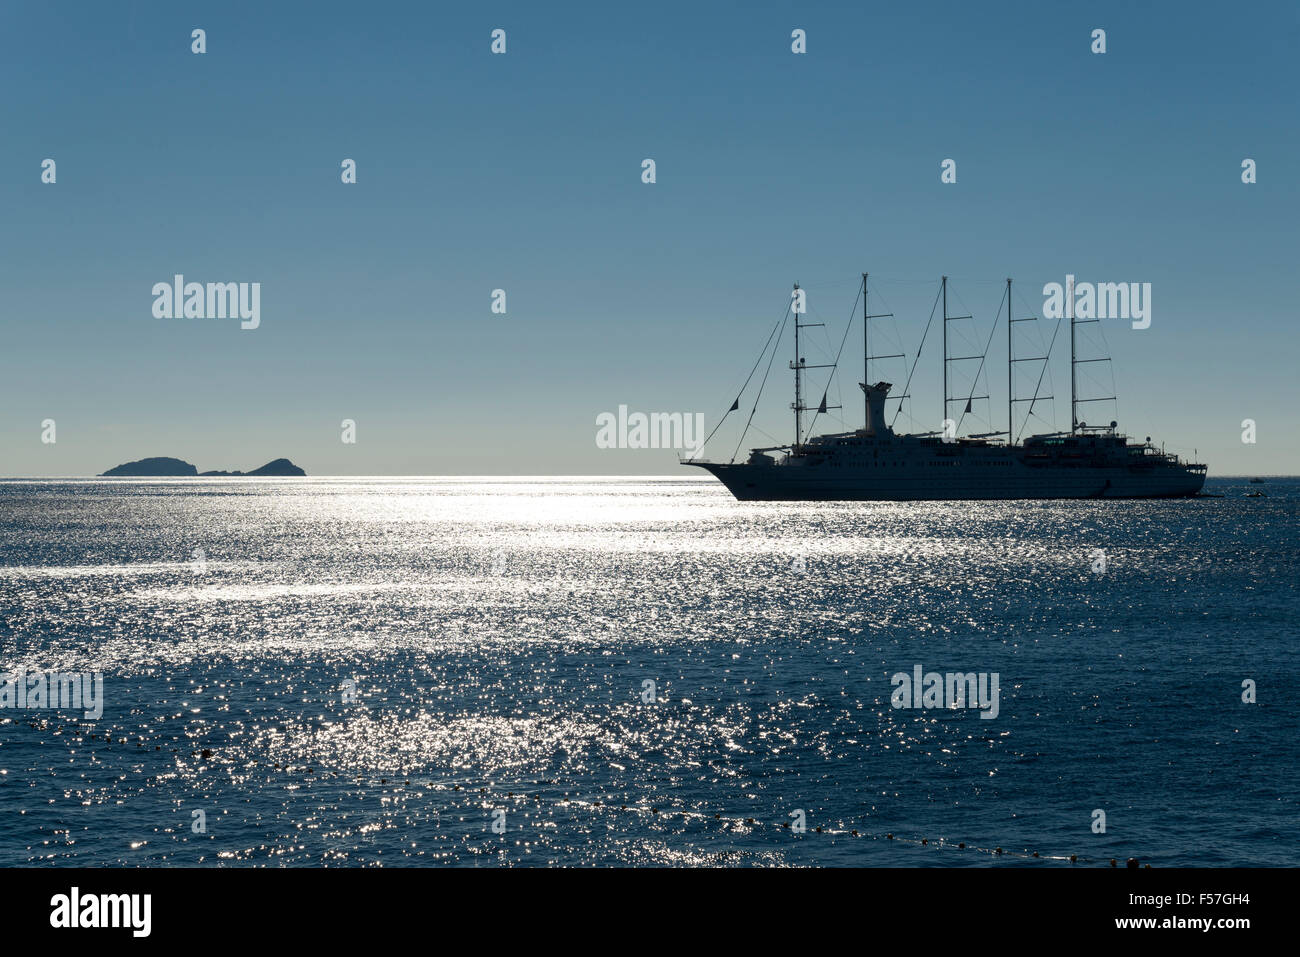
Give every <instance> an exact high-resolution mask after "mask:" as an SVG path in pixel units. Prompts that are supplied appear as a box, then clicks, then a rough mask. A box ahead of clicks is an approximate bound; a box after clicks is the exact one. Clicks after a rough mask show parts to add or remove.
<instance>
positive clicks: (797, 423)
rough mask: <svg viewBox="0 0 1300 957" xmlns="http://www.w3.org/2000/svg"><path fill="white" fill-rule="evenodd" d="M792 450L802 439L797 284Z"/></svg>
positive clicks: (794, 450) (797, 449) (797, 448)
mask: <svg viewBox="0 0 1300 957" xmlns="http://www.w3.org/2000/svg"><path fill="white" fill-rule="evenodd" d="M792 295H793V298H794V448H793V449H792V450H791V451H793V452H798V451H799V440H800V439H801V438H802V437H803V379H802V377H801V375H800V372H799V367H800V366H801V365H802V363H801V362H800V361H799V284H798V283H795V284H794V293H793V294H792Z"/></svg>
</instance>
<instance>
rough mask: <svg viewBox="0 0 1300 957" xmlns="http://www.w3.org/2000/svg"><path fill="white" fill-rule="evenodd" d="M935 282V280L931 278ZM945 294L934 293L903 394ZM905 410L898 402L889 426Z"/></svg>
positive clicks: (914, 370) (906, 390)
mask: <svg viewBox="0 0 1300 957" xmlns="http://www.w3.org/2000/svg"><path fill="white" fill-rule="evenodd" d="M930 281H931V282H934V280H933V279H932V280H930ZM942 294H943V288H942V287H940V289H939V291H938V292H936V293H935V294H934V305H933V306H931V307H930V318H929V319H927V320H926V321H925V332H922V333H921V344H920V345H919V346H917V347H916V358H915V359H913V360H912V371H911V372H909V373H908V374H907V382H906V383H904V384H903V395H907V394H908V392H909V391H910V388H911V385H912V376H913V375H914V374H915V373H916V364H917V363H918V362H920V361H921V350H922V349H924V348H925V337H926V336H927V335H929V333H930V325H931V324H932V323H933V322H934V311H935V310H936V309H938V308H939V297H940V296H941V295H942ZM902 411H903V403H902V402H899V403H898V408H897V409H896V410H894V417H893V418H892V419H890V420H889V427H890V428H891V429H892V428H893V427H894V423H895V422H897V421H898V413H899V412H902Z"/></svg>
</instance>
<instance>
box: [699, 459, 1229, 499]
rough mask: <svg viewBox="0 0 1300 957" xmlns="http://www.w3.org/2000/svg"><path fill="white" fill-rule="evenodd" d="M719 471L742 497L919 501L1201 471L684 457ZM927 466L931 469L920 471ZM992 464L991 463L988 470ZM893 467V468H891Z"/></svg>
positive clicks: (1183, 481) (1198, 480) (1192, 476)
mask: <svg viewBox="0 0 1300 957" xmlns="http://www.w3.org/2000/svg"><path fill="white" fill-rule="evenodd" d="M687 464H690V465H696V466H698V467H700V468H703V469H705V470H707V471H708V472H710V473H712V474H713V475H714V476H716V477H717V478H718V480H719V481H720V482H722V484H723V485H725V486H726V487H727V489H728V490H729V491H730V492H731V493H732V494H733V495H734V496H735V497H736V498H737V499H740V500H741V501H755V502H772V501H797V502H807V501H812V502H841V501H845V502H923V501H963V500H999V499H1002V500H1005V499H1060V498H1187V497H1190V496H1193V495H1196V494H1197V493H1199V492H1200V491H1201V488H1202V486H1204V484H1205V473H1204V472H1199V471H1192V470H1188V469H1183V468H1177V467H1164V468H1143V469H1132V468H1127V467H1123V466H1121V467H1114V468H1107V467H1096V468H1093V467H1078V466H1076V467H1062V468H1056V467H1050V466H1038V467H1032V466H1026V465H1023V464H1021V463H1019V462H1015V463H1009V464H1011V467H1010V468H1005V469H998V470H997V471H998V472H999V474H970V473H974V472H977V471H978V469H977V468H968V469H962V470H961V471H965V472H967V473H968V474H965V475H953V474H951V473H949V474H944V475H934V474H933V471H934V470H927V469H924V468H906V467H903V468H898V469H890V468H885V469H854V468H831V467H826V466H825V465H821V466H818V465H751V464H742V465H724V464H720V463H713V462H689V463H687ZM927 471H930V472H931V474H926V473H927ZM990 471H993V470H990ZM889 473H892V474H889Z"/></svg>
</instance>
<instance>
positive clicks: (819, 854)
mask: <svg viewBox="0 0 1300 957" xmlns="http://www.w3.org/2000/svg"><path fill="white" fill-rule="evenodd" d="M1252 489H1260V490H1263V491H1265V492H1266V493H1267V497H1257V498H1250V497H1247V494H1246V493H1247V492H1248V491H1249V490H1252ZM1206 490H1207V491H1208V492H1214V493H1221V494H1222V495H1223V497H1222V498H1202V499H1196V500H1183V501H1135V502H1122V501H1078V502H1007V503H960V502H957V503H898V504H894V503H881V504H786V503H782V504H754V503H747V504H742V503H737V502H735V501H733V500H732V499H731V497H730V496H729V495H728V494H727V493H726V492H725V491H724V490H723V489H722V488H721V487H720V486H718V485H717V484H715V483H714V482H712V480H707V479H706V480H699V479H694V480H689V481H688V480H666V479H644V478H642V479H590V478H573V479H548V480H539V479H513V480H506V479H401V480H394V479H305V480H293V479H283V480H261V481H259V480H251V479H240V478H230V479H185V480H114V481H108V480H67V481H63V480H58V481H56V480H40V481H37V480H32V481H23V480H10V481H4V482H0V670H3V671H6V672H14V671H16V670H17V669H19V668H26V669H27V671H28V672H29V673H34V672H40V671H51V670H59V671H65V672H66V671H101V672H102V673H103V675H104V697H105V705H104V712H103V716H102V717H101V718H100V719H98V720H93V721H92V720H87V719H86V718H85V717H84V715H82V714H81V713H79V712H71V711H50V710H33V709H25V710H17V709H6V710H0V865H24V864H52V865H60V864H64V865H71V864H79V865H109V866H117V865H125V866H148V865H179V866H188V865H213V866H219V865H237V866H249V865H254V866H283V865H321V864H326V865H366V866H376V865H385V866H393V865H399V866H401V865H408V866H409V865H437V864H455V865H464V866H474V865H481V866H503V865H504V866H516V865H557V864H558V865H593V864H618V865H641V864H657V865H679V864H682V865H686V864H704V865H717V864H721V865H870V866H952V867H963V866H988V865H997V864H1017V865H1025V864H1032V865H1034V866H1070V865H1069V864H1068V863H1067V859H1068V857H1069V856H1070V855H1072V854H1073V855H1076V856H1077V857H1078V866H1096V865H1102V866H1104V865H1105V864H1107V863H1108V862H1109V860H1110V859H1111V858H1116V859H1119V860H1120V861H1121V862H1122V861H1123V860H1124V859H1125V858H1128V857H1137V858H1139V859H1140V860H1142V861H1143V862H1149V863H1151V864H1152V865H1153V866H1157V867H1159V866H1171V865H1210V866H1214V865H1249V864H1258V865H1295V864H1297V863H1298V862H1300V815H1298V814H1297V810H1298V809H1297V784H1298V783H1300V773H1298V772H1297V767H1298V766H1300V706H1298V699H1297V694H1296V678H1295V672H1296V666H1295V649H1296V644H1297V642H1296V623H1297V620H1300V615H1298V614H1297V612H1298V611H1300V602H1298V601H1297V590H1296V583H1297V580H1298V578H1300V575H1298V574H1297V573H1298V572H1300V557H1298V554H1297V534H1296V533H1297V506H1298V504H1300V481H1296V480H1284V479H1275V480H1270V481H1269V482H1268V483H1266V484H1265V485H1263V486H1249V485H1247V484H1246V483H1245V480H1244V479H1219V480H1214V479H1212V480H1211V481H1210V482H1209V483H1208V485H1207V489H1206ZM1098 549H1100V550H1102V551H1104V556H1105V570H1104V572H1101V573H1098V572H1096V571H1094V566H1095V565H1096V564H1097V558H1098V552H1097V550H1098ZM916 665H921V666H922V667H923V668H924V670H925V671H937V672H957V671H960V672H987V673H997V675H998V676H999V680H1000V700H999V712H998V714H997V716H996V717H995V718H992V719H982V718H981V717H980V714H979V712H978V711H977V710H970V709H945V708H936V709H896V708H894V707H892V706H891V692H892V690H893V688H892V685H891V681H890V676H891V675H893V674H894V673H897V672H906V673H908V674H910V673H911V672H912V669H913V668H914V666H916ZM1247 679H1249V680H1250V681H1253V682H1254V683H1255V685H1256V688H1257V695H1258V701H1257V703H1253V704H1248V703H1244V702H1243V700H1242V695H1243V681H1246V680H1247ZM647 681H653V682H654V685H653V691H654V699H655V700H653V701H648V700H646V699H647V698H649V697H650V695H649V691H648V688H649V687H650V686H648V685H646V682H647ZM353 692H354V693H355V700H349V699H350V698H352V697H353ZM1096 810H1102V811H1104V812H1105V815H1106V818H1105V820H1106V828H1105V832H1104V833H1094V827H1093V824H1094V811H1096ZM196 811H201V812H203V814H202V817H203V818H204V824H205V828H206V829H205V830H204V831H202V832H197V831H196V829H195V826H196V823H197V818H196V815H195V814H194V812H196ZM502 812H504V813H502ZM801 821H803V822H806V830H804V831H803V832H802V833H801V832H800V830H799V828H798V824H799V823H800V822H801ZM494 822H497V823H498V826H500V825H501V824H503V825H504V833H496V832H494V830H493V824H494ZM786 824H790V825H794V826H791V827H786V826H784V825H786ZM818 829H820V831H819V830H818ZM854 832H856V834H855V833H854ZM890 834H892V835H893V839H890V838H889V837H888V835H890ZM922 840H925V841H926V843H925V844H922V843H921V841H922ZM959 843H964V844H965V845H966V846H965V847H964V848H962V847H959V846H958V844H959ZM997 848H1001V849H1002V851H1003V853H1002V854H1000V855H999V854H997V853H996V852H995V849H997ZM1035 853H1037V854H1039V855H1040V857H1039V858H1037V859H1035V858H1034V857H1033V855H1034V854H1035Z"/></svg>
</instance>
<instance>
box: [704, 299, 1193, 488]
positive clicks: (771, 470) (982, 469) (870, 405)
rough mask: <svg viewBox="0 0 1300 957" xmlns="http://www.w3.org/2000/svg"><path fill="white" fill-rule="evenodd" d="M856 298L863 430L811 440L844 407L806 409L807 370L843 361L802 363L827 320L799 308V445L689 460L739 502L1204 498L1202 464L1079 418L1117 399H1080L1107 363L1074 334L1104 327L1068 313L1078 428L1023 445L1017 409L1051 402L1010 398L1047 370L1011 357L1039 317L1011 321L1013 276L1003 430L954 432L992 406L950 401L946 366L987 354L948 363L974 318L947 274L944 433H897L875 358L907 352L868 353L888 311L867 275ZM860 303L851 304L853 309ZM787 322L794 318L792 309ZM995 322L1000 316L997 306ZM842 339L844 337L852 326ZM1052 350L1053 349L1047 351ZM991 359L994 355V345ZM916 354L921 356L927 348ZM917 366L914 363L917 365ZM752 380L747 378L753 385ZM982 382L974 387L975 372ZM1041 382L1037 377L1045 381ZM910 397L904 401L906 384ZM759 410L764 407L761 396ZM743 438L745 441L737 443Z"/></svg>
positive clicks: (1112, 425) (887, 386)
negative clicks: (810, 319)
mask: <svg viewBox="0 0 1300 957" xmlns="http://www.w3.org/2000/svg"><path fill="white" fill-rule="evenodd" d="M794 289H795V292H794V296H793V301H794V302H796V303H797V302H799V299H800V296H799V285H798V283H796V284H795V287H794ZM859 294H860V296H861V298H862V303H863V308H862V323H863V373H864V375H863V378H864V379H865V380H867V381H865V382H862V383H859V385H860V387H861V388H862V390H863V393H864V414H865V421H864V423H863V427H862V428H861V429H857V430H855V431H851V432H837V433H829V434H821V435H813V436H808V435H806V434H805V429H804V414H805V413H807V412H815V413H817V414H821V413H825V412H826V411H827V410H828V408H838V406H830V407H828V406H827V404H826V394H825V393H823V395H822V399H821V402H820V404H818V405H817V406H811V407H810V406H806V405H804V387H805V376H806V375H807V372H808V370H809V369H818V368H830V369H831V370H832V373H831V374H832V375H833V374H834V370H835V369H836V367H837V365H838V357H837V360H836V362H835V363H831V364H828V365H812V366H810V365H807V364H806V361H805V359H804V357H803V356H802V355H801V352H800V348H799V334H800V330H802V329H807V328H810V327H812V326H814V325H820V324H819V323H803V322H801V321H800V318H799V317H800V314H801V310H800V309H798V308H794V340H795V352H794V355H795V358H794V360H793V361H792V362H791V363H790V368H791V369H792V370H793V372H794V389H795V394H794V403H793V405H792V409H793V411H794V419H795V423H794V441H793V442H791V443H790V444H788V445H778V446H769V447H766V448H756V449H752V450H751V451H750V454H749V458H748V459H747V460H746V461H744V462H740V463H737V462H736V461H735V460H734V458H733V460H732V461H730V462H726V463H723V462H712V461H707V460H704V459H699V458H691V459H686V460H684V461H683V464H685V465H692V466H697V467H699V468H703V469H705V470H707V471H708V472H710V473H711V474H713V475H714V476H716V477H717V478H718V479H719V480H720V481H721V482H722V483H723V484H724V485H725V486H726V487H727V489H728V490H729V491H730V492H731V493H732V494H733V495H735V497H736V498H737V499H740V500H742V501H923V500H938V501H948V500H963V499H1039V498H1043V499H1047V498H1177V497H1187V496H1193V495H1196V494H1197V493H1199V492H1200V490H1201V487H1202V486H1203V485H1204V484H1205V474H1206V466H1205V465H1203V464H1200V463H1193V462H1186V461H1183V460H1182V459H1180V458H1179V457H1178V456H1176V455H1172V454H1167V453H1165V452H1164V451H1163V450H1162V449H1159V448H1157V447H1155V446H1154V445H1152V443H1151V440H1150V438H1147V440H1146V441H1145V442H1137V441H1134V440H1131V439H1130V438H1129V437H1127V436H1125V435H1123V434H1121V433H1119V432H1118V431H1117V423H1116V422H1111V423H1110V424H1109V425H1105V426H1095V425H1088V424H1087V423H1086V422H1083V421H1080V420H1079V417H1078V411H1079V406H1080V405H1081V404H1084V403H1087V402H1098V401H1110V400H1113V398H1114V397H1113V396H1106V397H1103V398H1094V399H1081V398H1079V397H1078V388H1077V374H1076V370H1077V368H1078V366H1079V365H1080V364H1082V363H1084V362H1096V361H1109V360H1108V359H1078V358H1077V357H1076V352H1075V330H1076V326H1078V325H1081V324H1083V323H1087V322H1097V321H1098V320H1096V319H1090V320H1080V319H1076V318H1075V317H1074V315H1073V310H1071V311H1070V312H1071V314H1070V316H1069V322H1070V412H1071V428H1070V431H1069V432H1054V433H1048V434H1042V435H1031V436H1027V437H1025V438H1024V439H1023V441H1019V442H1017V441H1016V440H1015V436H1014V435H1013V432H1012V421H1011V420H1012V417H1013V410H1014V408H1015V406H1016V404H1017V403H1020V402H1028V403H1030V405H1029V409H1030V412H1031V413H1032V410H1033V403H1035V402H1039V401H1043V400H1044V399H1046V398H1050V397H1040V396H1039V395H1038V394H1037V389H1036V390H1035V395H1034V397H1033V398H1031V399H1018V398H1016V397H1015V395H1014V393H1013V390H1012V368H1013V366H1014V365H1015V364H1016V363H1017V362H1032V361H1041V362H1043V363H1046V361H1047V356H1038V357H1033V358H1031V359H1026V358H1021V359H1017V358H1016V357H1015V355H1014V350H1013V348H1012V342H1013V340H1012V336H1011V330H1012V326H1013V324H1014V323H1017V322H1025V321H1032V319H1013V318H1012V316H1011V280H1010V279H1008V280H1007V293H1006V300H1005V301H1006V303H1007V382H1008V398H1007V419H1008V424H1007V431H1006V432H993V433H983V434H979V435H972V436H957V435H956V434H955V423H954V422H953V420H952V419H950V418H949V412H950V409H951V408H952V403H954V402H957V403H962V402H964V403H965V406H964V408H965V411H966V412H970V411H971V402H972V401H974V400H975V399H987V398H988V396H987V395H984V396H975V395H973V392H974V388H973V387H972V390H971V391H972V394H971V395H968V396H961V397H957V398H953V397H951V396H950V395H949V394H948V390H949V382H948V378H949V377H948V370H949V364H950V363H952V362H958V361H962V360H963V359H979V360H980V364H981V369H982V368H983V364H984V358H985V357H984V356H961V357H952V358H950V357H949V355H948V324H949V323H950V322H952V321H954V320H958V319H969V318H971V317H970V316H949V315H948V302H947V299H948V279H947V277H946V276H945V277H944V278H943V280H942V290H941V295H942V297H943V332H944V334H943V389H944V397H943V410H944V415H943V420H944V421H943V425H944V428H943V429H942V430H941V431H939V432H928V433H920V434H900V433H897V432H895V431H894V429H893V427H892V425H891V424H890V423H889V422H887V421H886V416H885V403H886V400H887V399H889V398H890V395H889V393H890V390H891V389H892V388H893V385H892V384H891V383H889V382H884V381H878V382H875V383H871V382H870V374H869V373H870V362H871V360H872V359H873V358H874V359H901V358H903V356H901V355H891V356H872V355H871V354H870V352H869V349H868V345H869V339H868V333H869V328H870V320H872V319H880V318H884V317H885V316H887V315H890V314H888V313H885V314H881V315H877V316H872V315H870V314H869V312H868V307H867V274H866V273H863V275H862V286H861V287H860V290H859ZM936 305H937V303H936ZM856 306H857V304H856V302H855V303H854V309H855V311H856ZM932 315H933V314H932ZM788 318H789V312H787V319H788ZM999 318H1001V309H1000V307H999ZM782 326H784V321H783V323H782ZM774 332H775V330H774ZM845 335H846V337H847V330H846V332H845ZM1054 338H1055V337H1053V339H1054ZM991 340H992V336H991V334H990V341H991ZM769 341H770V339H769ZM923 341H924V340H923ZM778 344H779V337H778ZM1050 351H1051V350H1050V347H1049V349H1048V354H1049V355H1050ZM766 352H767V349H766V347H765V348H764V352H763V354H762V355H766ZM985 353H986V354H987V347H986V348H985ZM762 355H760V360H761V358H762ZM917 358H918V359H919V351H918V356H917ZM755 369H757V363H756V364H755ZM914 370H915V364H913V371H914ZM752 376H753V373H752V372H751V378H752ZM909 379H910V376H909ZM976 380H978V373H977V374H976ZM1041 381H1042V379H1041V374H1040V378H1039V383H1040V384H1041ZM742 392H743V389H742ZM903 392H904V396H903V397H905V396H906V393H907V388H906V386H905V387H904V390H903ZM760 394H761V391H760ZM901 398H902V397H896V399H897V400H898V401H900V407H901ZM739 406H740V399H739V397H738V398H737V399H736V401H735V402H734V403H732V405H731V408H730V409H729V410H728V412H729V413H730V412H733V411H736V410H737V409H738V408H739ZM755 409H757V399H756V400H755ZM724 418H725V416H724ZM752 420H753V413H751V414H750V421H751V422H752ZM1026 421H1028V416H1026ZM715 431H716V430H715ZM746 432H748V426H747V427H746ZM743 440H744V437H743V436H742V439H741V441H742V442H743Z"/></svg>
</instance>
